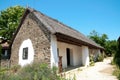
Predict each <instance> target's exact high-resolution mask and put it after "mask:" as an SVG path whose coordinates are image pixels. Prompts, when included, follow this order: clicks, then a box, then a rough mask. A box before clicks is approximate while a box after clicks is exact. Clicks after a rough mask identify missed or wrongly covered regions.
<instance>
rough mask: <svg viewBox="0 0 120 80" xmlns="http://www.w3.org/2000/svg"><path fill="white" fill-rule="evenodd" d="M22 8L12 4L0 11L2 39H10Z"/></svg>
mask: <svg viewBox="0 0 120 80" xmlns="http://www.w3.org/2000/svg"><path fill="white" fill-rule="evenodd" d="M24 10H25V9H24V8H23V7H21V6H14V7H9V8H7V9H6V10H3V11H1V12H0V36H1V37H2V38H3V39H6V40H10V39H11V37H12V36H13V34H14V31H15V30H16V28H17V27H18V24H19V22H20V19H21V17H22V15H23V12H24Z"/></svg>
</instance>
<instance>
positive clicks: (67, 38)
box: [55, 33, 104, 50]
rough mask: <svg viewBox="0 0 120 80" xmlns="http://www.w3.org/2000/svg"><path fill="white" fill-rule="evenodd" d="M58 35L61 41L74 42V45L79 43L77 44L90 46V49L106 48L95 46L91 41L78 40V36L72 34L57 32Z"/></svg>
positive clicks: (58, 39)
mask: <svg viewBox="0 0 120 80" xmlns="http://www.w3.org/2000/svg"><path fill="white" fill-rule="evenodd" d="M55 35H56V37H57V41H60V42H65V43H69V44H73V45H77V46H82V45H84V46H88V47H89V48H90V49H101V50H104V48H100V47H97V46H94V45H92V44H90V43H87V42H85V41H82V40H78V39H76V38H73V37H71V36H68V35H65V34H61V33H55Z"/></svg>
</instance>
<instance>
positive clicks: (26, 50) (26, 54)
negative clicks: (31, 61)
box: [22, 47, 28, 60]
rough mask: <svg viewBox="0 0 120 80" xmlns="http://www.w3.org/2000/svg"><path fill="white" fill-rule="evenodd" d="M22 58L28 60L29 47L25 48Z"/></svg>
mask: <svg viewBox="0 0 120 80" xmlns="http://www.w3.org/2000/svg"><path fill="white" fill-rule="evenodd" d="M22 58H23V59H24V60H25V59H28V47H26V48H23V55H22Z"/></svg>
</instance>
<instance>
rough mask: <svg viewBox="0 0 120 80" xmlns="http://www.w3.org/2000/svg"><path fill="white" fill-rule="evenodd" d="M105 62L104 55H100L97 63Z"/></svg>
mask: <svg viewBox="0 0 120 80" xmlns="http://www.w3.org/2000/svg"><path fill="white" fill-rule="evenodd" d="M103 60H104V57H103V55H102V54H99V55H98V57H97V61H98V62H99V61H103Z"/></svg>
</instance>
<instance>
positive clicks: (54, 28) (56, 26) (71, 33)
mask: <svg viewBox="0 0 120 80" xmlns="http://www.w3.org/2000/svg"><path fill="white" fill-rule="evenodd" d="M29 13H32V14H34V16H36V17H37V18H38V20H39V21H40V22H42V23H43V24H44V25H45V27H46V28H47V29H48V30H49V31H50V32H51V33H52V34H57V33H60V34H63V35H66V36H68V37H71V38H74V39H76V40H78V41H81V42H82V43H85V44H86V45H87V46H92V47H94V48H100V49H104V48H103V47H101V46H100V45H98V44H96V43H95V42H94V41H92V40H91V39H89V38H87V37H86V36H85V35H83V34H82V33H80V32H78V31H76V30H75V29H73V28H71V27H69V26H67V25H65V24H63V23H61V22H59V21H58V20H56V19H53V18H51V17H48V16H47V15H45V14H43V13H41V12H39V11H36V10H34V9H31V8H27V9H26V11H25V13H24V15H23V18H22V20H21V23H20V25H19V26H21V24H22V22H23V20H24V17H25V16H26V15H27V14H29Z"/></svg>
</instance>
